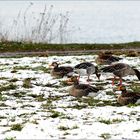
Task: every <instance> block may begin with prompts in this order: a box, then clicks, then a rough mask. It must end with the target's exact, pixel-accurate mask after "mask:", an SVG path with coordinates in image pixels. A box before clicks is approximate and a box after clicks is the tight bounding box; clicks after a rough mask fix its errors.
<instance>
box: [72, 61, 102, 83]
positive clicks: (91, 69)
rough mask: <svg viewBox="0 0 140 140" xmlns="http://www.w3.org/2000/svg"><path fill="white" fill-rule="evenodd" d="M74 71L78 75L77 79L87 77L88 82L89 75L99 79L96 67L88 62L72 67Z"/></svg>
mask: <svg viewBox="0 0 140 140" xmlns="http://www.w3.org/2000/svg"><path fill="white" fill-rule="evenodd" d="M74 71H75V72H77V73H78V74H79V78H80V76H81V75H87V76H88V79H87V81H90V80H91V79H90V75H91V74H96V76H97V78H98V79H100V76H101V74H99V73H98V72H99V71H98V67H97V66H94V65H93V64H91V63H89V62H83V63H80V64H78V65H76V66H75V67H74Z"/></svg>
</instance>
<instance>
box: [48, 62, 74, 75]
mask: <svg viewBox="0 0 140 140" xmlns="http://www.w3.org/2000/svg"><path fill="white" fill-rule="evenodd" d="M50 66H52V67H53V69H52V71H51V75H52V76H54V77H63V76H67V75H68V74H69V73H71V72H73V68H72V67H69V66H60V67H59V64H58V63H57V62H52V64H51V65H50Z"/></svg>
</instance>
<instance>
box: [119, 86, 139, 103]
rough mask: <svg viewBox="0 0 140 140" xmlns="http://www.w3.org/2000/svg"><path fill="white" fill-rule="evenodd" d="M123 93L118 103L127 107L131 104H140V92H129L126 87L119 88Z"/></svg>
mask: <svg viewBox="0 0 140 140" xmlns="http://www.w3.org/2000/svg"><path fill="white" fill-rule="evenodd" d="M118 89H119V90H120V91H122V93H121V95H120V96H118V99H117V102H118V103H119V104H121V105H127V104H129V103H132V104H134V103H139V101H138V100H139V99H140V93H138V92H127V91H126V87H125V86H124V85H120V86H119V88H118Z"/></svg>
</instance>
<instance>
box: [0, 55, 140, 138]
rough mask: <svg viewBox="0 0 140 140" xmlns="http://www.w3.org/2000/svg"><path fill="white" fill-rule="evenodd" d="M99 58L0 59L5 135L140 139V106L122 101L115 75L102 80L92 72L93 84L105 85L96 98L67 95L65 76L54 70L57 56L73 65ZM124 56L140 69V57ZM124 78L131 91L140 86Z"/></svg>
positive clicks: (1, 133)
mask: <svg viewBox="0 0 140 140" xmlns="http://www.w3.org/2000/svg"><path fill="white" fill-rule="evenodd" d="M96 57H97V56H96V55H83V56H50V57H29V58H28V57H23V58H0V71H1V72H0V91H1V94H0V139H6V138H7V139H10V138H11V139H12V138H13V139H29V138H30V139H110V138H111V139H123V138H124V139H139V138H140V106H139V105H136V106H134V105H128V106H120V105H118V104H117V102H116V98H117V96H118V94H119V93H120V92H119V91H117V90H116V89H117V88H116V86H114V87H112V85H111V80H110V78H111V77H112V76H111V75H110V74H102V76H101V81H99V80H98V79H97V78H96V76H95V75H92V76H91V78H92V79H94V80H93V81H92V82H91V83H90V84H91V85H96V86H97V87H98V88H100V89H101V90H100V92H99V95H98V96H97V97H95V98H93V97H82V98H75V97H72V96H68V95H69V93H68V88H69V86H67V85H65V83H64V82H63V81H64V80H65V79H66V78H65V77H64V78H63V79H55V78H53V77H51V75H50V69H49V65H48V64H50V63H51V62H52V61H59V62H60V63H61V65H70V66H74V65H76V64H78V63H79V62H83V61H89V62H92V63H94V64H95V58H96ZM122 57H124V59H123V62H125V63H128V64H130V65H131V66H134V67H136V68H137V69H139V70H140V57H125V56H122ZM81 82H86V77H82V78H81ZM123 83H124V84H126V85H128V86H127V88H128V90H130V89H132V88H134V87H135V89H139V88H140V81H138V79H137V77H136V76H127V77H125V78H124V82H123ZM114 93H118V94H114Z"/></svg>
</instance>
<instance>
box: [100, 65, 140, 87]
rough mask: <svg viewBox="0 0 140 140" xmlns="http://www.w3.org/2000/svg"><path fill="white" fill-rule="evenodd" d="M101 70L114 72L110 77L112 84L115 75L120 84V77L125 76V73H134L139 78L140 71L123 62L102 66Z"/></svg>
mask: <svg viewBox="0 0 140 140" xmlns="http://www.w3.org/2000/svg"><path fill="white" fill-rule="evenodd" d="M101 71H102V72H109V73H113V74H114V78H113V79H112V85H114V80H115V79H116V78H115V77H116V76H117V77H119V79H120V85H122V77H125V76H127V75H136V76H137V77H138V79H139V80H140V72H139V71H138V70H137V69H134V68H132V67H130V66H129V65H128V64H125V63H117V64H112V65H110V66H106V67H104V68H102V69H101Z"/></svg>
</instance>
